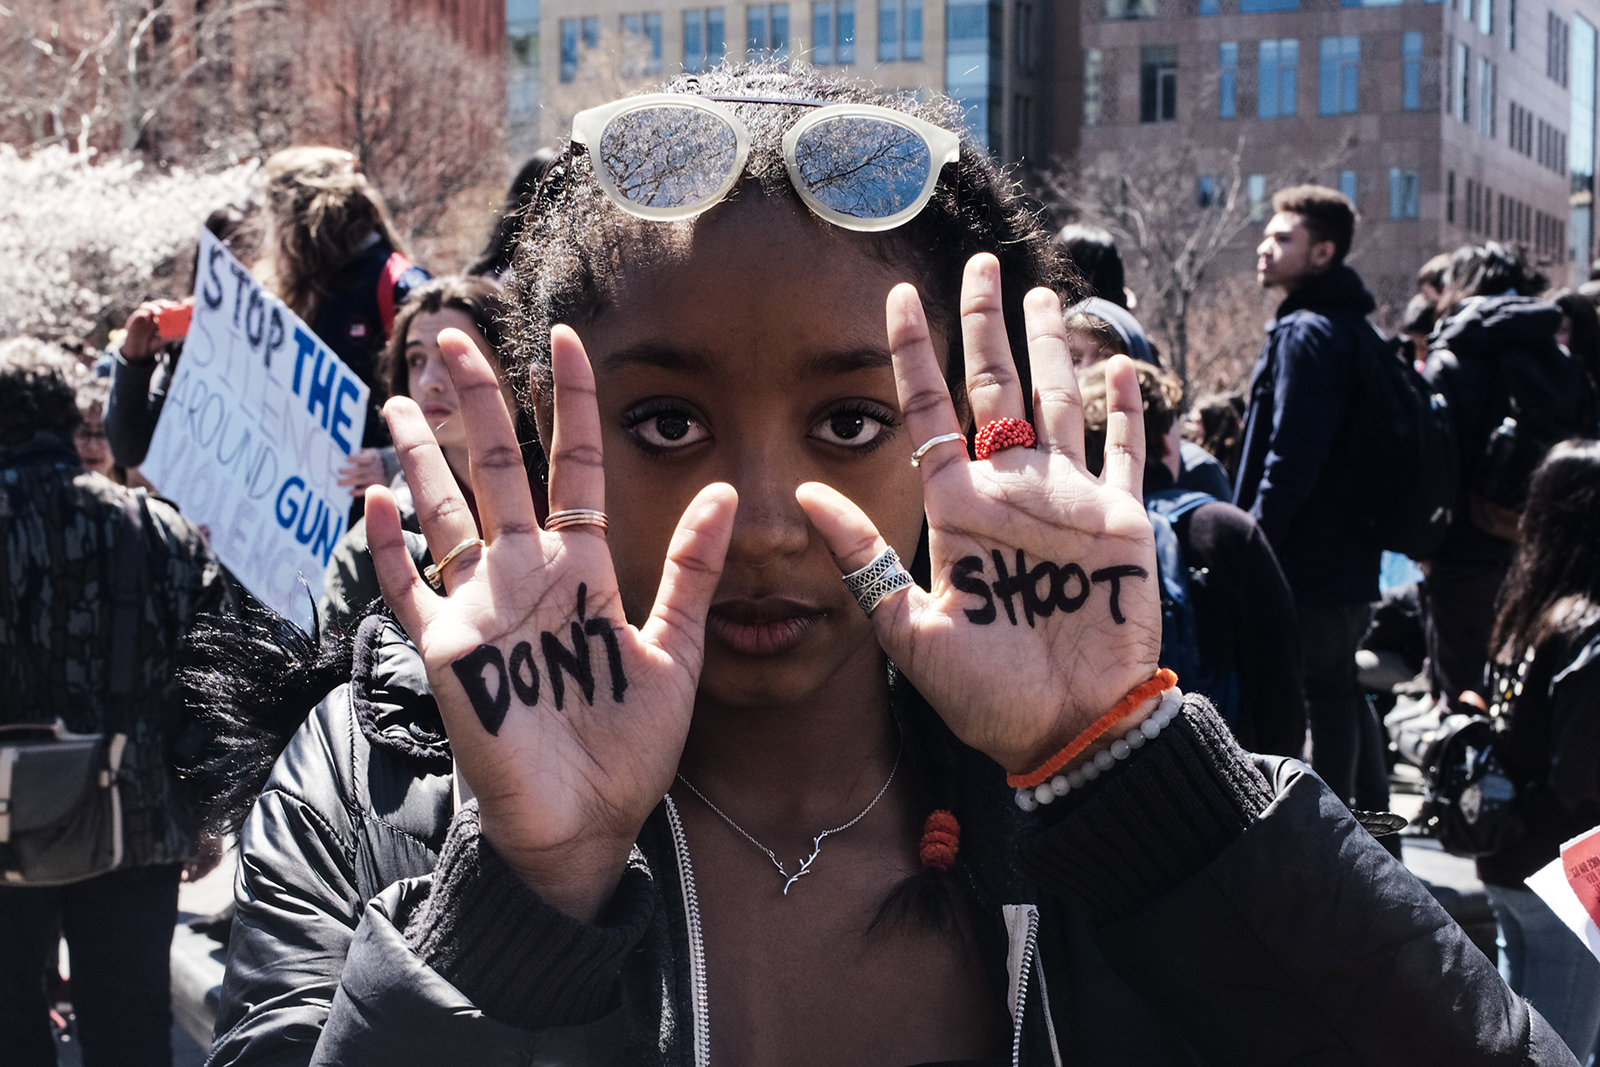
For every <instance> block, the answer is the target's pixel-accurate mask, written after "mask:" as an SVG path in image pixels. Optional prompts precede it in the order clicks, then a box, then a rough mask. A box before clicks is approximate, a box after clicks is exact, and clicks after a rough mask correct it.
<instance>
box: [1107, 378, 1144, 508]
mask: <svg viewBox="0 0 1600 1067" xmlns="http://www.w3.org/2000/svg"><path fill="white" fill-rule="evenodd" d="M1106 407H1107V412H1106V465H1105V480H1106V484H1107V485H1111V486H1115V487H1116V488H1118V489H1121V490H1123V491H1125V492H1128V493H1132V494H1133V497H1134V499H1136V500H1141V501H1142V500H1143V499H1144V454H1145V440H1144V400H1143V398H1142V397H1141V396H1140V395H1139V376H1138V375H1137V374H1136V373H1134V369H1133V360H1131V359H1129V358H1128V357H1127V356H1112V357H1111V358H1110V359H1109V360H1107V361H1106Z"/></svg>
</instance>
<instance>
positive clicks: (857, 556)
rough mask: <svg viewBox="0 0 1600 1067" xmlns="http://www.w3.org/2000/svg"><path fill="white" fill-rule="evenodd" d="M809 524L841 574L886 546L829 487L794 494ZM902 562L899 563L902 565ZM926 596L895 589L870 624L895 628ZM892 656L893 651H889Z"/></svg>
mask: <svg viewBox="0 0 1600 1067" xmlns="http://www.w3.org/2000/svg"><path fill="white" fill-rule="evenodd" d="M794 496H795V499H796V500H798V501H799V502H800V506H801V507H802V508H804V509H805V512H806V517H807V518H809V519H810V520H811V525H813V526H815V527H816V528H817V533H819V534H821V535H822V542H823V544H825V545H827V546H828V551H829V552H830V553H832V555H833V561H834V562H835V563H837V564H838V565H839V573H840V574H841V575H844V574H849V573H850V572H851V571H858V570H860V569H861V568H862V567H865V566H866V565H867V564H868V563H871V562H872V561H873V560H874V559H876V558H877V556H878V554H879V553H880V552H882V551H883V550H884V549H885V548H888V547H889V543H888V542H887V541H885V540H884V539H883V537H882V536H880V535H879V533H878V528H877V527H876V526H874V525H873V524H872V520H871V519H869V518H867V515H866V512H864V511H862V510H861V509H860V508H858V507H856V505H855V502H854V501H853V500H851V499H850V498H849V497H847V496H845V495H844V494H843V493H841V492H839V491H838V490H837V489H835V488H833V487H832V486H830V485H824V484H823V483H821V482H805V483H804V484H802V485H800V486H799V487H797V488H796V489H795V491H794ZM904 562H905V561H904V560H902V561H901V563H902V565H903V564H904ZM927 596H928V594H927V593H925V592H923V591H922V590H921V589H918V588H917V587H916V586H915V585H912V586H907V587H906V588H904V589H897V590H896V591H894V592H893V593H890V594H889V595H888V596H886V597H884V598H883V599H882V600H880V601H879V602H878V606H877V607H876V608H874V609H873V611H872V621H873V624H874V625H875V626H876V627H877V629H878V632H879V634H880V635H881V634H884V633H886V632H889V631H891V630H894V629H896V628H898V626H899V625H900V624H902V623H905V622H907V621H908V620H909V619H910V615H911V609H912V606H913V605H914V604H916V603H918V602H919V601H921V600H925V599H926V598H927ZM889 651H890V655H891V656H892V655H893V654H894V653H893V650H889Z"/></svg>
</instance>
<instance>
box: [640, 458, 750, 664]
mask: <svg viewBox="0 0 1600 1067" xmlns="http://www.w3.org/2000/svg"><path fill="white" fill-rule="evenodd" d="M738 506H739V494H738V493H737V492H735V491H734V488H733V486H731V485H728V484H727V483H725V482H713V483H712V484H710V485H708V486H706V487H705V488H704V489H702V490H700V492H699V493H698V494H696V495H695V498H694V499H693V500H692V501H690V502H689V506H688V507H687V508H685V509H684V512H683V517H682V518H681V519H679V520H678V528H677V529H676V530H675V531H673V534H672V543H671V544H670V545H669V546H668V547H667V561H666V564H665V565H664V566H663V567H662V569H661V589H660V591H659V592H657V593H656V603H655V607H653V608H651V609H650V618H649V619H648V620H646V622H645V624H644V627H643V628H642V629H641V630H640V631H639V636H640V637H642V638H643V639H644V640H645V641H647V642H649V643H650V644H652V645H654V646H656V647H657V648H659V649H660V650H661V651H662V652H664V653H666V654H667V656H668V657H670V658H671V659H672V660H673V661H675V662H678V663H694V664H698V663H700V662H701V660H702V658H703V656H704V654H705V641H706V613H707V612H708V611H710V609H711V597H712V594H714V593H715V592H716V591H717V583H718V582H719V581H721V580H722V565H723V562H724V561H725V560H726V559H727V556H728V542H729V541H730V540H731V539H732V537H733V513H734V511H735V510H737V508H738Z"/></svg>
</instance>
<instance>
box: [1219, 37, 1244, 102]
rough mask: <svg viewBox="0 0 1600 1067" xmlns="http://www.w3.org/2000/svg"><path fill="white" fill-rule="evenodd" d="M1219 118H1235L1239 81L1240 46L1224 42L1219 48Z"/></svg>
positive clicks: (1232, 42)
mask: <svg viewBox="0 0 1600 1067" xmlns="http://www.w3.org/2000/svg"><path fill="white" fill-rule="evenodd" d="M1217 69H1218V77H1217V117H1218V118H1219V119H1231V118H1233V117H1234V114H1235V112H1234V106H1233V105H1234V95H1235V92H1236V90H1237V88H1238V81H1239V44H1238V42H1237V41H1224V42H1223V43H1222V44H1220V45H1218V46H1217Z"/></svg>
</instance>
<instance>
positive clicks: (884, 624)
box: [798, 255, 1161, 772]
mask: <svg viewBox="0 0 1600 1067" xmlns="http://www.w3.org/2000/svg"><path fill="white" fill-rule="evenodd" d="M1025 311H1026V317H1027V329H1028V350H1029V357H1030V362H1031V365H1032V371H1033V380H1034V415H1035V427H1036V432H1037V437H1038V444H1037V446H1036V447H1035V448H1010V449H1006V450H1004V451H998V452H995V453H994V454H993V455H992V456H991V457H990V458H988V459H986V460H970V459H969V458H968V457H967V454H966V450H965V447H964V445H963V444H962V443H961V442H960V441H951V442H949V443H946V444H940V445H936V446H934V447H933V448H931V449H930V450H929V451H928V453H927V455H926V456H925V457H923V459H922V461H921V467H922V471H923V483H924V491H925V493H926V508H927V515H928V526H929V535H930V542H929V544H930V550H931V556H932V563H933V575H934V580H933V588H932V590H931V592H928V593H924V592H923V591H922V590H920V589H917V588H914V587H913V588H910V589H907V590H905V591H903V592H900V593H896V594H893V595H891V596H890V597H889V598H888V599H886V600H884V601H883V603H882V604H880V605H879V606H878V608H877V609H876V611H874V613H873V616H872V618H873V623H874V625H875V627H876V630H877V633H878V639H879V641H880V642H881V643H882V645H883V647H884V649H885V651H887V652H888V654H889V656H890V657H891V658H892V659H893V660H894V661H895V664H896V665H897V666H898V667H899V668H900V669H901V670H902V671H903V672H904V673H905V674H906V676H907V678H909V679H910V680H911V682H912V683H913V684H914V685H915V686H916V687H917V689H918V690H919V691H920V692H921V693H922V694H923V695H924V696H925V697H926V698H927V699H928V700H929V702H930V703H932V704H933V706H934V707H935V708H936V709H937V710H938V711H939V713H940V714H941V715H942V716H943V717H944V718H945V720H946V721H947V722H948V723H949V725H950V727H951V729H953V730H954V731H955V732H956V734H957V736H959V737H960V738H961V739H962V740H963V741H965V742H966V743H968V744H970V745H972V746H973V747H974V748H977V749H979V750H981V751H983V752H986V753H988V754H989V755H990V756H992V757H994V758H995V759H996V760H997V761H998V762H999V763H1001V764H1002V765H1003V766H1005V767H1006V768H1007V769H1008V770H1011V771H1014V772H1015V771H1022V770H1027V769H1031V768H1032V767H1034V766H1037V765H1038V764H1040V763H1042V762H1043V761H1044V760H1045V759H1046V758H1047V757H1048V756H1049V755H1050V754H1051V753H1053V752H1055V751H1056V750H1058V749H1059V748H1061V747H1062V746H1063V745H1064V744H1065V743H1066V742H1067V741H1069V740H1071V739H1072V737H1074V736H1075V735H1076V734H1077V733H1079V732H1081V731H1082V730H1083V729H1085V728H1086V727H1088V726H1089V725H1090V724H1091V723H1093V722H1094V720H1095V719H1097V718H1099V717H1100V716H1101V715H1103V714H1104V713H1105V712H1106V711H1108V710H1109V709H1110V708H1112V707H1113V706H1115V705H1116V704H1117V703H1118V702H1119V701H1120V700H1121V699H1122V697H1123V696H1124V695H1125V694H1127V693H1128V692H1129V691H1130V690H1131V689H1133V688H1134V687H1136V686H1138V685H1139V684H1140V683H1142V682H1144V681H1146V680H1147V679H1149V678H1150V677H1151V675H1152V674H1153V673H1154V671H1155V669H1156V661H1157V657H1158V655H1159V653H1160V648H1161V607H1160V594H1159V590H1158V583H1157V579H1156V564H1155V541H1154V536H1153V534H1152V532H1151V528H1150V522H1149V519H1148V518H1147V517H1146V515H1145V511H1144V507H1143V505H1142V503H1141V493H1142V478H1143V468H1144V422H1143V412H1142V404H1141V401H1140V396H1139V388H1138V382H1137V379H1136V378H1135V376H1134V374H1133V373H1132V367H1131V364H1130V363H1129V361H1127V360H1126V358H1125V357H1117V358H1116V359H1115V360H1114V361H1113V363H1112V366H1111V367H1109V368H1108V382H1109V390H1108V392H1109V399H1110V416H1109V424H1108V427H1107V435H1106V438H1107V439H1106V457H1105V466H1104V471H1103V475H1102V476H1096V475H1093V474H1091V473H1090V472H1089V470H1088V469H1087V467H1086V465H1085V462H1084V444H1083V407H1082V401H1081V398H1080V396H1079V392H1078V385H1077V378H1076V375H1075V374H1074V373H1073V369H1072V360H1071V356H1070V354H1069V353H1068V351H1067V344H1066V336H1065V330H1064V327H1063V324H1062V316H1061V305H1060V302H1059V301H1058V300H1057V298H1056V296H1055V294H1054V293H1051V292H1050V291H1048V290H1044V289H1038V290H1035V291H1034V292H1032V293H1030V294H1028V297H1027V299H1026V301H1025ZM888 316H889V341H890V350H891V351H892V352H893V354H894V364H895V374H896V379H897V385H898V389H899V393H900V403H901V407H902V409H903V411H904V413H905V420H906V425H907V427H908V429H909V431H910V437H911V439H912V440H913V441H918V442H921V441H927V440H930V439H932V438H934V437H937V436H940V435H944V434H950V433H954V432H957V431H959V430H960V428H961V424H960V422H959V420H958V418H957V415H956V412H955V407H954V405H953V403H952V402H951V399H950V394H949V391H948V389H947V388H946V386H945V382H944V377H943V375H942V374H941V372H940V368H939V365H938V361H937V358H936V355H935V352H934V349H933V345H932V342H931V340H930V338H929V334H928V328H927V322H926V319H925V317H924V315H923V311H922V305H921V303H920V301H919V300H918V298H917V296H916V292H915V290H914V289H912V288H911V287H910V286H900V287H897V288H896V289H895V290H894V291H893V292H892V293H891V294H890V296H889V302H888ZM962 334H963V340H964V346H963V347H964V348H965V351H966V372H967V387H968V395H969V397H970V401H971V405H972V411H973V417H974V421H975V422H976V423H977V424H978V425H979V426H982V425H985V424H987V423H989V422H991V421H994V420H998V419H1021V418H1023V417H1024V411H1025V409H1024V406H1023V395H1022V387H1021V384H1020V379H1019V378H1018V376H1017V373H1016V369H1015V366H1014V365H1013V362H1012V358H1011V350H1010V346H1009V344H1008V343H1007V340H1006V332H1005V324H1004V321H1003V319H1002V316H1001V310H1000V281H999V264H998V263H997V262H996V261H995V259H994V258H993V257H992V256H987V255H981V256H977V257H974V259H973V260H972V262H971V263H970V264H969V265H968V268H967V274H966V278H965V280H964V284H963V287H962ZM798 496H799V499H800V502H801V504H802V505H803V506H805V507H806V510H807V512H808V514H809V515H810V516H811V519H812V521H813V522H814V523H815V524H816V525H817V527H818V529H819V530H820V531H821V532H822V534H823V536H824V538H825V539H826V540H827V541H828V544H829V547H830V549H831V550H832V551H833V553H834V555H835V557H836V558H837V559H838V560H839V563H840V566H841V567H842V568H843V569H845V570H846V571H849V570H854V569H856V568H858V567H861V566H863V565H865V564H866V563H867V562H868V561H870V560H871V559H872V558H873V557H875V556H876V555H877V554H878V552H879V551H881V550H882V548H883V547H884V542H883V540H882V539H881V538H880V537H879V536H878V533H877V530H876V529H875V528H873V526H872V524H871V522H870V520H868V519H867V517H866V515H865V514H864V513H863V512H862V511H861V510H860V509H859V508H857V507H856V506H855V505H854V504H853V503H851V502H850V501H849V500H847V499H846V498H845V497H843V496H841V495H840V494H839V493H837V492H835V491H833V490H832V489H829V488H828V487H827V486H823V485H820V484H816V483H812V484H808V485H805V486H802V487H801V488H800V490H799V493H798Z"/></svg>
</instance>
